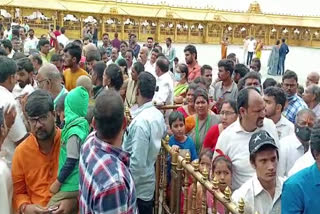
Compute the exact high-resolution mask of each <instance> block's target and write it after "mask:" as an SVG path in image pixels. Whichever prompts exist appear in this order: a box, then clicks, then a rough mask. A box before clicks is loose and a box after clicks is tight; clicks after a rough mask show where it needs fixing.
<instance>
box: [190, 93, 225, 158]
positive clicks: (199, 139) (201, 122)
mask: <svg viewBox="0 0 320 214" xmlns="http://www.w3.org/2000/svg"><path fill="white" fill-rule="evenodd" d="M194 108H195V110H196V114H195V115H193V116H189V117H191V118H192V119H193V120H194V123H195V126H194V127H193V129H192V130H191V132H190V137H191V138H192V140H193V142H195V144H196V149H197V154H199V153H200V151H201V149H202V144H203V140H204V138H205V136H206V134H207V132H208V130H209V129H210V127H212V126H213V125H215V124H218V123H219V122H220V119H219V117H218V116H217V115H216V114H214V113H213V112H212V111H211V110H210V109H209V97H208V93H207V92H206V90H204V89H202V88H198V89H197V90H196V91H195V92H194ZM192 119H191V120H190V119H189V120H188V118H187V119H186V123H187V121H192Z"/></svg>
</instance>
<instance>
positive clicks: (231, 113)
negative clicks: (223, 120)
mask: <svg viewBox="0 0 320 214" xmlns="http://www.w3.org/2000/svg"><path fill="white" fill-rule="evenodd" d="M233 114H235V112H233V111H221V112H220V115H221V116H230V115H233Z"/></svg>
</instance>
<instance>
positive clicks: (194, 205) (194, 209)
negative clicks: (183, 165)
mask: <svg viewBox="0 0 320 214" xmlns="http://www.w3.org/2000/svg"><path fill="white" fill-rule="evenodd" d="M192 166H193V168H194V172H198V171H199V162H198V160H196V161H194V162H192ZM192 179H193V188H192V199H191V205H192V214H196V213H197V201H196V198H197V185H198V181H197V178H196V177H195V176H193V178H192Z"/></svg>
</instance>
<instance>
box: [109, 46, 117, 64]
mask: <svg viewBox="0 0 320 214" xmlns="http://www.w3.org/2000/svg"><path fill="white" fill-rule="evenodd" d="M118 57H119V51H118V49H117V48H112V50H111V57H110V60H109V61H108V62H107V66H109V65H110V64H112V63H116V61H117V59H118Z"/></svg>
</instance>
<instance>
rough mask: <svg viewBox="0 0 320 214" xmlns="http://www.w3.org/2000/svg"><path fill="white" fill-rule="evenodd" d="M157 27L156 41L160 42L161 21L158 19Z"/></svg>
mask: <svg viewBox="0 0 320 214" xmlns="http://www.w3.org/2000/svg"><path fill="white" fill-rule="evenodd" d="M156 24H157V26H156V39H155V40H156V41H159V40H160V20H159V19H158V20H157V22H156Z"/></svg>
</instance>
